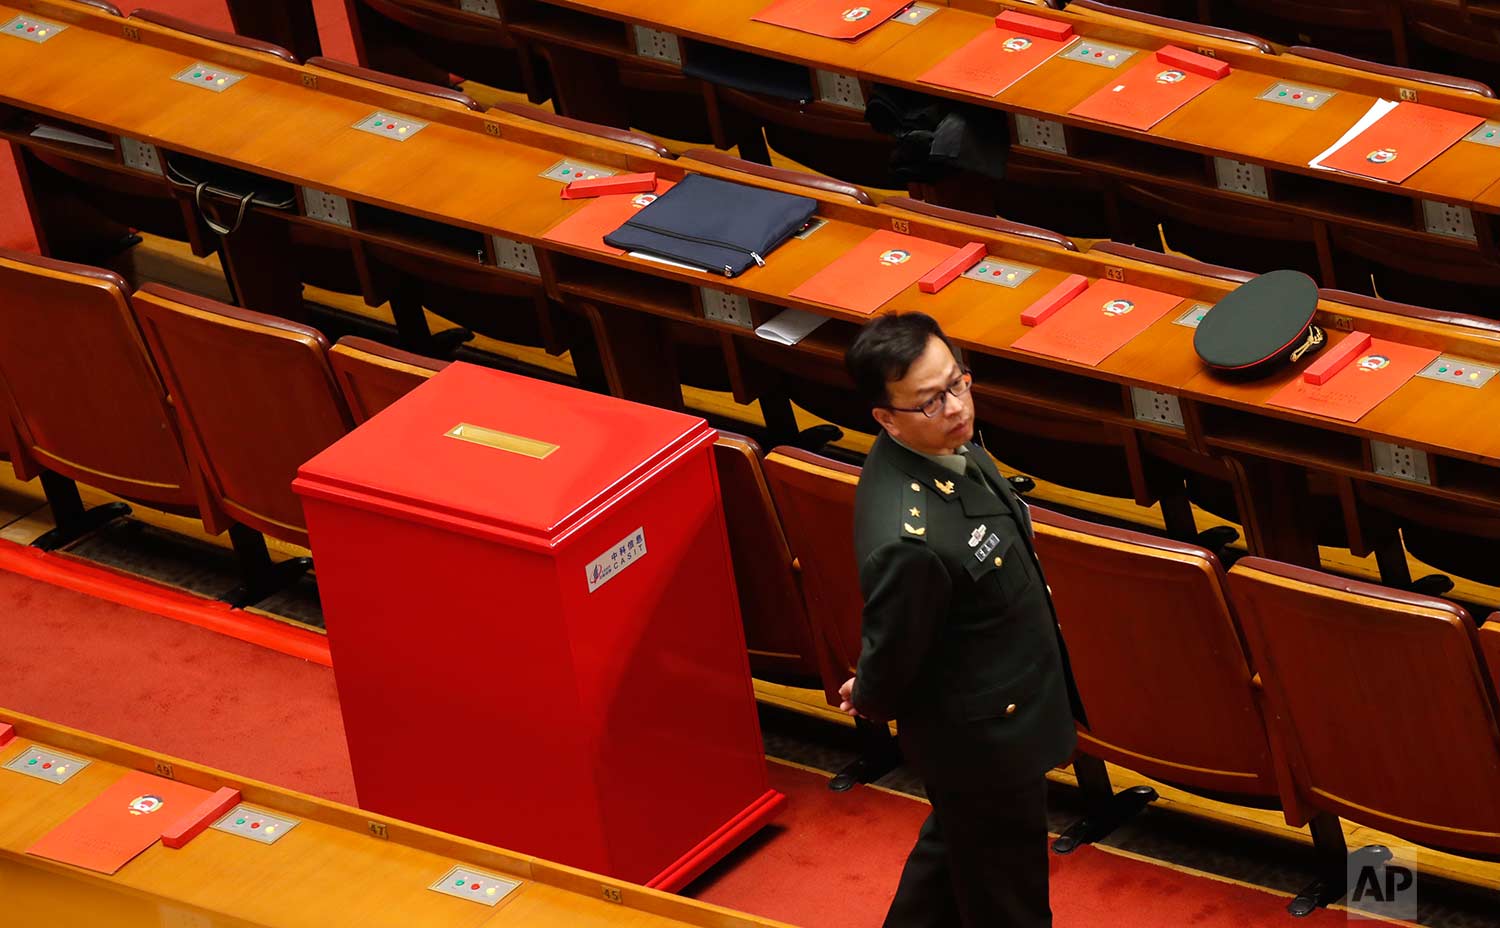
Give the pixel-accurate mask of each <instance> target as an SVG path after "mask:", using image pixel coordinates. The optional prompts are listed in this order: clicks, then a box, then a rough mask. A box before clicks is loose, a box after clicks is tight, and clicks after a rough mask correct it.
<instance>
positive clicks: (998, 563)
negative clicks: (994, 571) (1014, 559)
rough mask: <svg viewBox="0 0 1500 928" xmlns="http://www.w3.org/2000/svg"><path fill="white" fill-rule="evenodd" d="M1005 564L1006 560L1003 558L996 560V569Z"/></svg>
mask: <svg viewBox="0 0 1500 928" xmlns="http://www.w3.org/2000/svg"><path fill="white" fill-rule="evenodd" d="M1004 563H1005V558H1003V557H997V558H995V566H996V567H999V566H1000V565H1001V564H1004Z"/></svg>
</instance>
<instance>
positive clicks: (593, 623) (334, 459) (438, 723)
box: [294, 363, 784, 890]
mask: <svg viewBox="0 0 1500 928" xmlns="http://www.w3.org/2000/svg"><path fill="white" fill-rule="evenodd" d="M714 436H715V433H714V431H713V429H711V428H710V427H709V426H708V425H707V424H706V423H705V422H703V420H702V419H699V418H696V417H693V416H686V415H682V414H679V413H674V412H668V411H666V410H661V409H656V408H653V407H649V406H641V405H638V404H635V403H628V402H625V401H623V400H617V399H612V398H610V397H606V396H599V395H596V394H592V393H587V392H584V391H581V390H575V389H571V388H568V387H563V386H558V385H556V384H550V383H546V382H543V381H538V380H532V379H529V378H526V377H519V376H516V375H513V374H507V373H502V372H499V371H493V370H489V369H487V368H481V367H476V366H473V365H468V364H461V363H459V364H452V365H450V366H449V367H448V368H446V369H445V370H444V371H442V372H441V373H439V374H437V375H436V376H435V377H433V378H432V379H431V380H430V381H428V382H427V383H425V384H423V385H422V386H420V387H418V388H417V389H416V390H414V391H412V392H411V393H410V394H408V395H407V396H406V397H404V398H402V399H401V400H400V401H398V402H397V403H396V404H395V405H393V406H391V407H389V408H388V409H386V410H385V411H384V412H382V413H380V414H379V415H377V416H376V417H374V418H373V419H371V420H370V421H369V422H367V423H365V424H364V425H362V426H360V427H359V428H358V429H356V430H355V431H353V432H352V433H350V434H349V435H348V436H347V437H345V438H344V439H342V440H341V441H339V442H338V443H337V444H335V445H333V446H332V447H331V448H329V449H327V450H326V451H324V452H323V453H322V454H320V455H318V456H317V457H315V458H313V459H312V460H311V461H309V462H308V463H307V464H305V465H303V467H302V469H301V471H300V474H299V477H298V478H297V480H296V482H295V483H294V487H295V489H296V490H297V492H298V493H299V494H300V495H301V496H302V501H303V508H304V510H305V512H306V516H307V523H308V527H309V529H310V531H311V538H312V548H313V552H314V557H315V558H316V559H317V576H318V588H319V592H320V594H321V596H322V600H323V608H324V614H325V618H326V621H327V627H328V643H329V647H330V650H331V651H332V655H333V669H334V677H335V680H336V681H337V684H338V692H339V701H340V704H341V706H342V709H343V715H344V726H345V729H346V732H347V736H348V741H349V757H350V761H351V762H352V767H353V771H354V781H355V786H356V788H357V790H358V794H359V804H360V806H361V807H362V808H367V809H370V810H372V811H375V812H380V813H383V814H386V815H391V816H395V817H398V818H402V819H406V820H408V821H411V822H415V823H418V824H421V825H426V826H428V827H431V828H437V829H441V830H443V831H449V832H453V833H456V834H460V835H464V836H466V837H470V838H474V839H477V840H481V841H486V842H489V843H492V844H497V845H499V846H501V847H505V848H508V849H510V850H514V851H519V852H522V853H526V854H534V855H536V856H539V857H543V858H546V859H549V860H555V861H559V862H561V863H565V864H571V865H573V866H577V867H582V868H585V869H588V870H594V871H598V872H600V873H606V874H609V875H610V876H615V877H620V878H624V879H627V880H632V881H635V882H640V883H646V884H647V885H651V886H656V887H658V888H663V889H668V890H673V889H677V888H679V887H681V886H682V885H684V884H685V883H687V882H688V881H689V880H690V879H692V877H693V876H695V875H696V874H697V873H699V872H701V871H702V870H703V869H704V868H706V867H707V866H708V865H710V864H711V863H713V862H714V861H715V860H717V859H718V858H719V857H721V856H723V855H724V854H725V853H726V852H728V851H729V850H731V849H732V848H733V847H734V846H735V845H737V844H738V843H739V842H740V841H742V840H744V839H745V838H747V837H748V836H749V835H750V834H752V833H753V832H754V831H755V830H756V829H758V828H759V827H760V826H761V825H763V824H765V823H766V822H767V821H768V820H769V819H770V818H771V817H772V816H773V815H774V814H775V812H776V810H777V809H778V808H779V807H780V806H781V804H782V803H783V802H784V798H783V797H782V796H781V794H779V793H777V792H774V791H772V790H771V789H770V787H769V785H768V780H767V773H766V762H765V757H764V755H763V753H762V746H761V740H760V726H759V722H758V720H757V718H756V710H755V698H754V693H753V691H752V689H751V684H750V673H749V667H748V662H747V660H746V652H745V641H744V633H743V631H742V629H741V626H740V617H739V609H738V604H737V599H736V595H735V588H734V575H733V570H732V565H731V562H730V557H729V545H728V540H727V536H726V534H725V527H724V517H723V507H722V504H721V501H720V498H719V487H718V477H717V473H716V471H715V469H714V460H713V441H714Z"/></svg>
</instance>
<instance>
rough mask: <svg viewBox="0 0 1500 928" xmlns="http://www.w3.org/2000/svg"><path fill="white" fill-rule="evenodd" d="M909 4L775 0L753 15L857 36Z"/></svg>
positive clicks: (834, 35) (904, 0)
mask: <svg viewBox="0 0 1500 928" xmlns="http://www.w3.org/2000/svg"><path fill="white" fill-rule="evenodd" d="M909 5H911V0H776V2H775V3H772V4H771V5H770V6H768V7H766V8H765V9H763V10H761V11H760V12H759V13H756V14H755V15H754V16H752V17H750V18H751V19H753V20H755V21H756V22H759V23H770V24H771V25H773V26H785V27H786V28H788V29H796V30H798V31H799V32H811V33H812V34H813V35H821V36H824V37H826V38H830V39H857V38H859V37H860V36H862V35H864V34H865V33H866V32H869V31H870V30H871V29H874V28H875V27H876V26H878V25H880V24H881V23H883V22H885V21H886V20H888V19H890V18H891V17H892V16H895V15H896V14H897V13H898V12H900V11H901V10H902V9H903V8H905V7H907V6H909Z"/></svg>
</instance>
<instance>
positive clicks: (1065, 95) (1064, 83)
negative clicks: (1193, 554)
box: [504, 0, 1500, 255]
mask: <svg viewBox="0 0 1500 928" xmlns="http://www.w3.org/2000/svg"><path fill="white" fill-rule="evenodd" d="M766 3H767V0H725V2H722V3H656V2H653V0H546V2H540V0H537V2H515V0H511V2H510V3H508V4H505V5H504V6H505V15H504V21H505V26H504V28H505V29H507V30H508V31H509V32H511V33H513V34H515V35H517V36H520V37H523V38H526V39H529V40H530V41H533V42H536V43H538V44H543V45H546V44H554V43H555V44H558V45H565V46H569V47H573V48H581V49H584V50H586V51H589V52H592V53H594V54H597V55H604V56H608V57H613V58H617V59H621V60H624V59H629V60H631V61H632V62H633V63H634V65H635V66H638V67H655V68H664V69H668V70H674V69H673V66H672V65H670V64H665V63H663V62H660V61H656V60H653V59H649V58H643V57H640V56H638V55H637V54H636V53H635V50H634V46H633V43H632V41H631V39H630V33H629V28H630V27H633V26H636V25H639V26H644V27H647V28H650V29H655V30H659V31H664V32H668V33H671V34H674V35H677V36H681V37H684V38H688V39H694V40H698V41H702V42H707V43H711V44H714V45H720V46H725V47H729V48H736V49H740V50H743V51H752V52H755V53H756V54H759V55H763V56H766V57H770V58H776V59H780V60H783V61H789V62H793V63H797V64H801V65H805V66H807V67H809V68H811V69H814V70H823V71H831V72H834V73H836V74H843V75H847V76H849V77H851V78H855V79H857V80H859V81H861V82H862V83H864V84H865V85H866V87H867V88H868V86H869V85H870V84H872V83H881V84H889V85H894V86H898V87H904V88H907V89H911V90H917V91H920V92H922V93H925V94H929V95H932V96H943V97H951V98H953V99H958V100H964V101H966V102H970V103H975V104H979V105H983V106H988V107H993V108H995V109H999V110H1002V111H1004V112H1006V113H1009V114H1013V115H1014V116H1024V117H1030V118H1032V119H1040V120H1046V121H1048V122H1053V123H1057V124H1059V125H1060V126H1062V127H1064V128H1063V130H1062V132H1063V134H1064V136H1065V138H1066V142H1067V148H1068V151H1067V152H1066V153H1063V152H1056V151H1049V150H1046V149H1040V148H1034V147H1026V142H1025V140H1024V138H1022V137H1021V136H1020V134H1019V132H1018V133H1016V136H1017V142H1016V144H1017V145H1018V147H1021V148H1022V149H1024V150H1025V151H1026V153H1027V154H1028V155H1029V156H1031V157H1034V158H1038V159H1041V160H1043V161H1046V162H1053V163H1056V164H1058V165H1060V166H1070V167H1073V168H1083V169H1086V170H1088V171H1090V172H1092V173H1097V174H1104V175H1109V176H1112V177H1116V178H1119V179H1121V180H1124V181H1127V182H1128V181H1135V182H1146V183H1150V184H1152V185H1156V186H1160V187H1164V188H1170V189H1177V190H1181V191H1184V192H1189V193H1191V192H1196V193H1200V194H1210V195H1212V196H1214V197H1222V198H1223V199H1224V201H1225V202H1226V203H1228V204H1233V203H1236V202H1238V203H1240V204H1243V205H1244V206H1245V207H1252V208H1261V209H1272V210H1275V211H1277V212H1281V213H1285V214H1290V215H1294V216H1298V217H1303V218H1309V219H1320V220H1327V221H1329V222H1335V223H1338V224H1342V225H1348V226H1353V227H1355V228H1363V229H1368V230H1375V231H1383V232H1387V233H1398V234H1403V235H1411V236H1414V237H1418V238H1424V239H1426V240H1428V241H1430V242H1435V243H1439V244H1443V245H1444V246H1446V247H1450V248H1455V249H1466V250H1470V251H1482V252H1483V253H1484V254H1487V255H1494V254H1496V252H1497V246H1496V241H1495V237H1494V232H1493V230H1492V229H1491V228H1489V224H1488V223H1487V222H1485V221H1484V219H1483V217H1482V216H1476V217H1475V219H1476V226H1477V227H1478V228H1477V234H1476V239H1477V241H1473V242H1470V241H1465V240H1462V239H1455V238H1453V237H1446V238H1439V237H1437V236H1435V235H1433V234H1432V233H1429V232H1427V231H1426V229H1425V226H1424V223H1423V218H1422V206H1421V203H1420V201H1422V200H1432V201H1437V202H1441V203H1447V204H1454V205H1457V206H1462V207H1466V208H1470V209H1472V210H1474V211H1476V212H1478V213H1494V212H1500V157H1497V153H1496V151H1495V150H1494V149H1493V148H1492V147H1491V146H1487V145H1476V144H1459V145H1455V146H1453V147H1452V148H1450V149H1449V150H1448V151H1446V152H1444V153H1443V154H1442V155H1440V156H1439V157H1437V158H1436V159H1434V160H1433V161H1432V162H1431V163H1430V164H1428V165H1427V166H1425V167H1423V168H1422V169H1421V170H1419V171H1417V173H1416V174H1414V175H1413V176H1412V177H1411V178H1409V179H1408V180H1407V181H1406V182H1405V183H1402V184H1399V185H1393V184H1384V183H1381V182H1379V181H1373V180H1367V179H1364V178H1360V177H1355V176H1351V175H1341V174H1335V173H1333V172H1330V171H1319V170H1316V169H1313V168H1310V167H1308V161H1309V160H1311V159H1312V158H1314V157H1315V156H1317V155H1318V154H1319V153H1321V152H1322V151H1323V150H1324V149H1325V148H1327V147H1328V146H1329V145H1331V144H1333V142H1334V141H1336V140H1337V139H1338V138H1339V137H1340V136H1341V135H1342V134H1343V133H1344V131H1345V130H1346V129H1348V128H1349V127H1350V126H1352V125H1353V124H1354V123H1355V121H1356V120H1358V119H1359V117H1360V116H1362V115H1364V113H1365V112H1366V110H1368V109H1369V107H1370V106H1371V105H1372V104H1373V103H1374V102H1375V101H1376V100H1377V99H1381V98H1385V99H1389V100H1414V101H1416V102H1420V103H1423V104H1428V105H1432V106H1437V107H1442V108H1445V109H1451V110H1456V111H1459V112H1464V113H1473V114H1476V115H1481V116H1484V117H1485V118H1486V119H1492V120H1497V121H1500V100H1495V99H1490V98H1485V97H1483V96H1481V95H1479V94H1478V93H1475V92H1471V91H1468V90H1465V89H1461V88H1460V87H1459V86H1458V85H1459V84H1461V83H1462V82H1460V81H1457V80H1454V79H1447V81H1448V83H1449V84H1450V86H1442V85H1439V84H1437V83H1429V82H1424V81H1422V80H1420V79H1419V78H1420V72H1411V71H1405V72H1399V73H1398V72H1397V71H1396V69H1392V73H1391V74H1385V73H1379V72H1376V71H1373V70H1364V69H1361V68H1357V67H1353V66H1346V65H1342V64H1334V63H1325V62H1322V61H1316V60H1312V59H1310V58H1306V57H1302V56H1301V55H1298V54H1295V53H1283V54H1279V55H1275V54H1265V53H1263V52H1262V51H1261V50H1260V49H1259V48H1257V47H1255V46H1253V45H1250V44H1246V43H1245V42H1242V41H1235V40H1232V39H1228V38H1220V37H1216V36H1213V35H1205V34H1198V33H1194V32H1187V31H1183V30H1180V29H1176V28H1172V27H1171V26H1167V25H1160V24H1156V23H1149V22H1142V21H1137V20H1133V19H1126V18H1123V17H1120V16H1116V15H1111V14H1109V13H1107V12H1103V11H1098V10H1087V9H1083V8H1079V7H1070V8H1068V9H1066V10H1052V9H1048V8H1045V7H1040V6H1037V5H1033V4H1031V3H1028V2H1027V0H949V2H947V3H946V4H943V3H942V2H934V3H930V4H928V5H930V6H939V7H941V8H940V9H939V10H938V12H936V13H934V14H933V15H932V16H930V17H928V18H927V19H926V20H924V21H923V22H921V23H920V24H918V25H915V26H908V25H904V24H902V23H899V22H887V23H884V24H882V25H880V26H878V27H876V28H875V29H873V30H871V31H870V32H868V33H866V34H865V35H864V36H862V37H861V38H860V39H858V40H856V41H853V42H847V41H842V40H837V39H827V38H822V37H819V36H814V35H809V34H806V33H801V32H797V31H794V30H791V29H784V28H780V27H776V26H771V25H768V24H765V23H758V22H754V21H752V20H751V17H752V16H754V15H755V13H756V12H758V11H759V10H760V9H761V8H763V7H764V6H765V5H766ZM1006 9H1014V10H1021V11H1025V12H1027V13H1030V14H1031V15H1037V16H1043V17H1046V18H1049V19H1054V20H1058V21H1062V22H1066V23H1068V24H1069V25H1071V26H1072V27H1073V29H1074V32H1075V33H1076V34H1077V35H1080V36H1083V37H1085V38H1087V39H1091V40H1093V41H1098V42H1108V43H1111V44H1115V45H1119V46H1122V47H1125V48H1129V49H1137V50H1144V51H1145V52H1147V53H1150V52H1153V51H1155V50H1156V49H1159V48H1161V47H1163V46H1165V45H1169V44H1172V45H1177V46H1179V47H1183V48H1186V49H1189V50H1191V51H1198V52H1201V53H1204V54H1208V55H1212V56H1214V57H1216V58H1218V59H1220V60H1223V61H1225V62H1227V63H1229V64H1230V65H1231V66H1232V67H1233V69H1234V70H1233V73H1231V74H1230V75H1229V76H1228V77H1226V78H1224V79H1223V80H1220V81H1218V82H1217V83H1215V84H1214V86H1212V87H1210V88H1209V89H1208V90H1206V91H1204V92H1203V93H1202V94H1200V95H1199V96H1198V97H1196V98H1194V99H1193V100H1191V101H1189V102H1188V103H1187V104H1185V105H1184V106H1183V107H1182V108H1181V109H1179V110H1177V111H1176V112H1175V113H1173V114H1172V115H1170V116H1168V117H1166V118H1165V119H1163V120H1162V121H1161V122H1159V123H1158V124H1157V125H1155V126H1154V127H1153V128H1152V129H1150V130H1149V131H1146V132H1138V131H1135V130H1131V129H1125V128H1122V127H1119V126H1114V125H1109V124H1106V123H1101V122H1098V121H1095V120H1091V119H1086V118H1080V117H1076V116H1072V115H1069V113H1068V111H1069V110H1070V109H1072V108H1073V107H1074V106H1075V105H1077V104H1078V103H1079V102H1081V101H1083V100H1084V99H1085V98H1087V97H1089V96H1090V95H1091V94H1093V93H1094V92H1096V91H1097V90H1099V89H1101V88H1103V87H1105V86H1107V85H1108V84H1109V83H1110V81H1112V80H1114V79H1116V78H1117V77H1118V76H1119V74H1120V73H1121V72H1120V71H1114V70H1109V69H1106V68H1099V67H1091V66H1090V67H1083V66H1079V65H1076V64H1074V63H1073V62H1069V61H1064V60H1060V59H1057V58H1054V59H1053V60H1051V61H1048V62H1046V63H1044V64H1043V65H1042V66H1041V67H1039V68H1038V69H1037V70H1036V71H1034V72H1032V73H1031V74H1030V75H1028V76H1026V77H1025V78H1022V79H1021V80H1020V81H1018V82H1016V83H1015V84H1014V85H1012V86H1011V87H1010V88H1009V89H1007V90H1005V91H1004V92H1002V93H1000V94H999V95H997V96H994V97H985V96H979V95H976V94H971V93H965V92H962V91H956V90H950V89H947V88H943V87H938V86H935V85H932V84H924V83H922V82H921V81H919V80H918V77H919V76H920V75H922V74H923V73H925V72H926V71H927V70H928V69H930V68H931V67H933V66H934V65H936V64H937V63H938V62H940V61H941V60H943V59H944V58H945V57H947V56H948V55H950V54H952V53H953V52H954V51H956V50H957V49H959V48H961V47H963V46H964V45H965V44H966V43H968V42H969V41H970V40H971V39H973V38H974V37H975V36H978V35H979V34H981V33H983V32H984V31H986V30H988V29H991V28H993V26H994V22H993V20H994V16H995V14H996V13H998V12H1001V11H1003V10H1006ZM600 18H605V19H604V22H607V21H608V20H615V21H617V22H618V23H620V24H622V28H618V29H615V30H610V29H609V28H602V27H601V24H600ZM1220 31H1222V30H1220ZM1278 81H1286V82H1288V83H1292V84H1297V85H1299V86H1308V87H1313V88H1323V89H1328V90H1334V91H1337V96H1335V97H1334V98H1333V99H1331V100H1330V101H1329V102H1328V103H1326V104H1325V105H1324V106H1322V107H1321V108H1319V109H1317V110H1304V109H1299V108H1296V107H1290V106H1279V105H1275V104H1259V103H1257V102H1256V101H1255V98H1256V97H1257V96H1258V95H1259V94H1261V93H1262V92H1264V91H1266V90H1267V89H1268V88H1270V87H1271V86H1272V85H1273V84H1275V83H1276V82H1278ZM608 92H610V91H609V89H608V88H601V89H600V93H608ZM1247 108H1253V112H1254V118H1253V119H1248V118H1247ZM804 109H805V110H806V111H807V112H809V113H817V112H821V113H837V112H840V107H837V106H834V105H832V104H829V103H824V102H820V101H814V102H812V103H809V104H806V105H805V107H804ZM842 112H843V113H845V114H846V115H849V116H850V117H851V118H853V119H855V120H859V119H860V114H859V112H858V111H857V110H849V109H842ZM1214 158H1223V159H1228V160H1231V161H1239V162H1245V163H1248V164H1253V165H1257V166H1259V167H1261V168H1263V169H1264V170H1265V171H1266V172H1267V186H1268V188H1269V197H1268V198H1260V197H1256V196H1252V195H1246V194H1238V193H1233V192H1228V191H1221V190H1219V189H1218V187H1217V186H1216V182H1215V169H1214V163H1213V159H1214Z"/></svg>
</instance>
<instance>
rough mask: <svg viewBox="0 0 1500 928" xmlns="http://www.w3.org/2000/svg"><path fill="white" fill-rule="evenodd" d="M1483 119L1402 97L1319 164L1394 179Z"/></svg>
mask: <svg viewBox="0 0 1500 928" xmlns="http://www.w3.org/2000/svg"><path fill="white" fill-rule="evenodd" d="M1482 122H1484V120H1483V119H1482V118H1481V117H1479V116H1470V115H1468V114H1467V113H1454V112H1451V111H1449V110H1440V109H1438V108H1437V107H1435V106H1423V105H1421V104H1420V103H1402V104H1399V105H1398V106H1397V107H1396V108H1395V109H1393V110H1391V111H1390V112H1389V113H1386V114H1385V115H1384V116H1382V117H1380V120H1379V121H1378V122H1376V123H1375V125H1373V126H1371V127H1370V128H1368V129H1366V130H1365V131H1363V132H1361V133H1360V134H1359V135H1356V136H1355V137H1354V138H1352V139H1350V140H1349V141H1348V142H1347V143H1345V145H1344V147H1343V148H1340V149H1339V150H1338V151H1336V152H1334V153H1333V154H1331V155H1329V156H1328V157H1327V158H1324V159H1323V162H1322V163H1323V167H1325V168H1332V169H1333V170H1335V171H1343V172H1345V173H1348V174H1358V175H1360V176H1361V177H1370V178H1373V179H1375V180H1383V181H1388V182H1390V183H1393V184H1399V183H1401V182H1403V181H1405V180H1406V179H1407V178H1408V177H1410V176H1412V175H1413V174H1415V173H1417V171H1419V170H1421V169H1422V168H1423V167H1424V166H1425V165H1426V164H1427V162H1429V161H1431V160H1432V159H1433V158H1436V157H1437V156H1438V155H1441V154H1442V153H1443V152H1445V151H1447V150H1448V149H1449V148H1451V147H1452V146H1453V143H1454V142H1457V141H1458V140H1459V139H1461V138H1463V137H1464V136H1465V135H1468V134H1469V133H1470V132H1471V131H1473V129H1474V127H1475V126H1478V125H1479V124H1480V123H1482Z"/></svg>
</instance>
